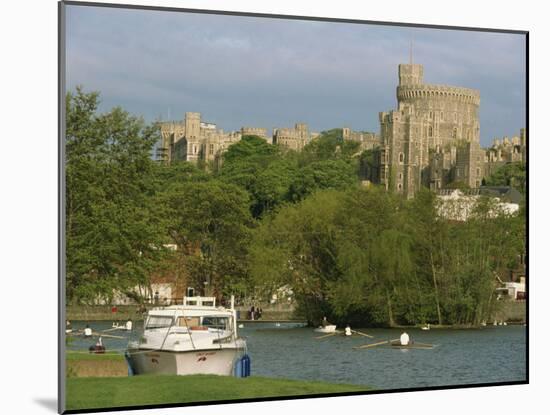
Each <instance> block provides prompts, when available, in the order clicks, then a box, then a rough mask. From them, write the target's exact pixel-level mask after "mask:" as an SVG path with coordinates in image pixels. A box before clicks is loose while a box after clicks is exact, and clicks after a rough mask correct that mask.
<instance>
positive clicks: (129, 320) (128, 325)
mask: <svg viewBox="0 0 550 415" xmlns="http://www.w3.org/2000/svg"><path fill="white" fill-rule="evenodd" d="M126 330H128V331H132V319H130V318H129V319H128V321H127V322H126Z"/></svg>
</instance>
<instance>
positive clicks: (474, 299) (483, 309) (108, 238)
mask: <svg viewBox="0 0 550 415" xmlns="http://www.w3.org/2000/svg"><path fill="white" fill-rule="evenodd" d="M98 102H99V101H98V94H97V93H85V92H84V91H83V90H82V89H81V88H77V90H76V91H75V92H74V93H70V94H68V97H67V136H66V155H67V163H66V169H67V170H66V180H67V191H66V196H67V200H66V213H67V214H66V232H67V233H66V239H67V251H66V252H67V298H68V300H69V302H94V301H97V300H98V299H99V298H101V299H104V300H107V301H109V300H110V299H111V297H112V296H113V293H114V291H115V290H118V291H122V292H126V293H130V292H131V291H132V290H133V289H134V288H135V287H136V286H139V287H144V288H147V287H149V286H150V284H151V278H152V275H155V274H159V273H161V272H162V271H163V270H165V269H167V267H172V269H173V270H175V272H177V273H182V274H183V273H185V275H186V276H187V278H188V283H189V284H193V285H194V286H195V287H197V288H202V287H205V288H207V291H208V292H209V293H210V294H214V295H217V296H228V295H230V294H241V295H245V294H246V293H251V292H254V293H262V295H264V294H265V296H268V295H269V294H271V293H274V292H276V291H277V289H279V288H281V287H283V286H286V287H288V288H290V289H292V291H293V293H294V297H295V299H296V300H297V304H298V307H299V309H300V310H301V311H302V312H303V313H304V315H306V316H307V318H308V320H309V321H310V322H311V323H318V322H319V320H320V319H321V318H322V317H323V316H327V317H329V319H331V320H332V321H335V322H338V323H339V324H345V323H351V324H368V325H380V326H393V325H398V324H420V323H426V322H431V323H439V324H478V323H480V322H481V321H483V320H484V319H487V318H488V316H489V315H490V314H491V312H492V311H493V309H494V307H495V299H494V296H493V293H494V288H495V284H496V280H497V276H498V277H503V276H505V275H506V274H508V273H509V272H510V271H511V270H514V269H518V268H519V267H520V266H521V263H520V262H521V261H520V260H521V257H522V255H524V253H525V251H526V238H525V235H526V229H525V207H524V206H523V207H522V209H521V210H520V212H519V214H515V215H509V214H507V213H506V212H504V211H503V210H502V209H501V208H500V207H499V205H498V203H496V202H495V200H494V199H490V198H484V197H479V198H478V199H477V201H476V202H475V206H473V205H474V204H472V206H470V207H468V211H469V214H468V215H466V214H465V215H457V216H456V217H455V218H454V219H456V218H459V219H460V218H462V217H463V220H462V219H461V220H449V219H448V218H445V217H443V215H442V214H441V212H442V211H441V205H440V201H439V199H438V198H437V197H436V195H435V194H434V193H432V192H430V191H429V190H422V191H419V192H417V194H416V195H415V197H414V198H412V199H410V200H405V199H403V198H401V197H399V196H397V195H395V194H392V193H390V192H386V191H385V190H384V189H383V188H381V187H376V186H371V187H369V188H365V187H361V186H360V185H359V181H360V179H361V178H362V177H365V176H369V175H370V173H369V170H372V167H373V162H374V160H373V157H374V153H373V152H372V151H365V152H363V153H361V154H358V150H359V143H357V142H353V141H345V140H343V138H342V130H341V129H334V130H329V131H325V132H323V133H321V135H320V136H319V137H318V138H316V139H314V140H312V141H311V142H310V143H309V144H307V145H306V146H305V148H304V149H303V151H302V152H300V153H296V152H292V151H285V150H284V149H282V148H279V147H277V146H273V145H271V144H268V143H267V142H266V140H265V139H263V138H261V137H257V136H244V137H243V138H242V140H240V141H239V142H238V143H235V144H233V145H231V146H230V147H229V148H228V150H227V152H226V153H225V154H224V156H223V159H222V160H221V163H220V164H218V166H217V169H215V170H213V169H211V168H210V169H202V168H201V167H200V166H196V165H193V164H191V163H188V162H173V163H171V164H169V165H166V164H157V163H155V162H154V161H153V160H152V158H151V153H152V149H153V145H154V143H155V142H156V141H157V140H158V139H159V130H158V126H157V125H156V124H152V125H146V124H145V123H144V122H143V120H141V119H139V118H135V117H132V116H130V115H129V114H128V113H126V112H124V111H123V110H122V109H120V108H114V109H113V110H111V111H109V112H107V113H105V114H98V113H97V107H98ZM394 174H395V172H390V177H393V176H394ZM522 175H523V176H522ZM522 178H523V180H524V178H525V166H524V165H521V164H510V165H507V166H505V167H503V169H501V170H499V171H498V172H496V173H495V174H494V175H493V176H491V178H489V180H490V181H488V184H494V185H501V184H509V183H511V182H512V181H514V180H519V181H521V180H522ZM391 180H393V179H391ZM454 186H455V187H458V188H461V187H462V186H463V184H462V185H461V184H460V183H455V184H454ZM520 190H522V191H524V186H523V187H521V188H520ZM458 207H459V208H460V209H462V211H466V210H465V208H461V207H460V206H458ZM472 207H473V208H472ZM168 244H170V245H176V246H177V250H175V251H172V252H168V251H167V250H166V249H165V248H164V247H166V246H168ZM178 275H179V274H178ZM145 291H146V290H145ZM138 300H139V299H138Z"/></svg>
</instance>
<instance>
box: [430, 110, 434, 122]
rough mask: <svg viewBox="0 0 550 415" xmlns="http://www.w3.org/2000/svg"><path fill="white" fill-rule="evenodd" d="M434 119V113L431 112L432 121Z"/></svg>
mask: <svg viewBox="0 0 550 415" xmlns="http://www.w3.org/2000/svg"><path fill="white" fill-rule="evenodd" d="M433 118H434V113H433V112H432V111H430V120H433Z"/></svg>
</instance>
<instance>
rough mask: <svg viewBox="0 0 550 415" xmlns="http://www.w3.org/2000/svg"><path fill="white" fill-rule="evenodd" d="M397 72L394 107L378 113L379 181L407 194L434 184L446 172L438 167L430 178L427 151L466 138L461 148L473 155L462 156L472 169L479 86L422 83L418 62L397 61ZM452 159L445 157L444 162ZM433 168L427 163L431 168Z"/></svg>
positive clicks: (454, 144) (459, 143)
mask: <svg viewBox="0 0 550 415" xmlns="http://www.w3.org/2000/svg"><path fill="white" fill-rule="evenodd" d="M398 72H399V85H398V86H397V91H396V95H397V109H396V110H392V111H390V112H382V113H380V116H379V119H380V140H381V147H380V150H379V152H378V164H379V166H380V168H379V172H378V178H379V181H380V182H381V183H382V184H384V185H385V186H386V188H387V189H392V190H394V191H396V192H397V193H401V194H403V195H404V196H407V197H412V196H413V195H414V193H415V191H416V190H417V189H418V188H419V187H420V186H421V185H425V186H430V185H431V186H432V187H435V188H437V187H438V186H441V185H442V182H441V178H443V177H447V176H448V173H449V172H444V173H441V172H440V173H439V176H438V177H439V178H438V179H437V181H435V182H433V183H431V177H430V176H431V175H430V153H433V152H434V151H435V150H436V149H437V150H438V151H446V152H451V154H455V153H454V152H453V151H456V150H453V151H451V150H452V149H453V148H454V147H457V146H464V145H465V144H466V143H472V146H470V147H469V148H468V152H467V153H468V154H471V155H472V156H475V160H473V161H471V163H470V161H468V171H469V172H470V171H475V172H477V168H478V167H481V165H480V166H477V165H476V164H475V163H478V160H477V159H478V154H477V151H476V149H477V148H479V91H477V90H473V89H468V88H458V87H453V86H446V85H432V84H425V83H424V80H423V75H424V69H423V66H422V65H419V64H401V65H399V69H398ZM476 144H477V146H476ZM455 163H456V160H450V165H454V164H455ZM479 163H482V161H480V162H479ZM447 164H448V163H447ZM442 166H443V164H442ZM434 168H435V166H433V165H432V166H431V170H432V171H434Z"/></svg>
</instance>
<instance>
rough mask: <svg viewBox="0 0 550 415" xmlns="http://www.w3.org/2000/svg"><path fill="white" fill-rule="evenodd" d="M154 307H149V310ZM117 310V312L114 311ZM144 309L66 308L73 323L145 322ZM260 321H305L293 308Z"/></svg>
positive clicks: (240, 313) (244, 316)
mask: <svg viewBox="0 0 550 415" xmlns="http://www.w3.org/2000/svg"><path fill="white" fill-rule="evenodd" d="M152 307H153V306H151V305H148V306H147V307H146V309H147V310H149V309H150V308H152ZM235 309H236V310H237V317H238V319H239V320H240V321H256V320H248V308H247V307H241V306H239V307H235ZM114 310H115V311H114ZM143 312H144V310H143V308H142V307H141V306H138V305H120V306H116V307H115V308H114V309H113V307H112V306H110V305H68V306H67V308H66V313H67V314H66V317H67V320H70V321H73V320H76V321H126V320H128V319H132V320H133V321H142V320H143ZM259 321H278V322H282V321H285V322H302V321H305V320H304V318H303V317H302V316H298V315H296V314H295V312H294V308H292V307H268V306H266V307H265V308H264V309H263V310H262V317H261V320H259Z"/></svg>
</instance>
